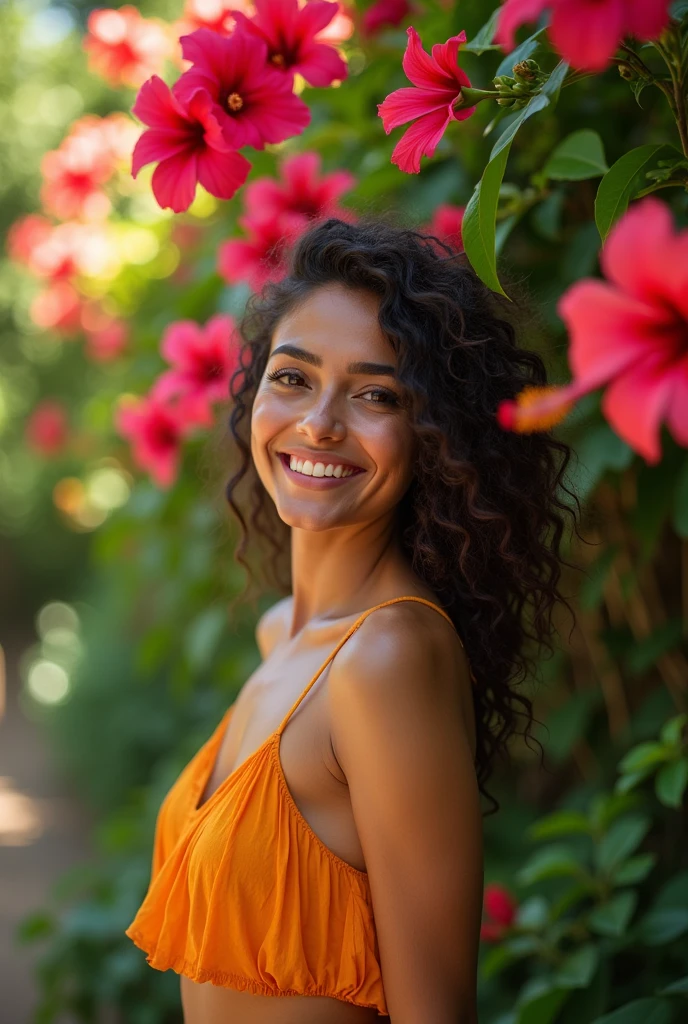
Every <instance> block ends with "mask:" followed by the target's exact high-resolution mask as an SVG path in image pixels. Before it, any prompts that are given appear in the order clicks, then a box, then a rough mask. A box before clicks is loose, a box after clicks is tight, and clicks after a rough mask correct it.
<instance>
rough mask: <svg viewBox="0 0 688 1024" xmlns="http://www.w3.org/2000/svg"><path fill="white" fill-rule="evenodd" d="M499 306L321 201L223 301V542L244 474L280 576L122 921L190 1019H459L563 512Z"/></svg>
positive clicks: (281, 1022)
mask: <svg viewBox="0 0 688 1024" xmlns="http://www.w3.org/2000/svg"><path fill="white" fill-rule="evenodd" d="M496 303H497V298H496V297H495V296H493V295H492V294H491V293H490V292H489V290H488V289H487V288H486V287H485V286H484V285H483V284H482V283H481V282H480V281H479V280H478V278H477V277H476V275H475V273H474V272H473V271H472V270H471V268H470V267H469V266H468V265H467V263H466V261H465V259H464V258H463V257H462V256H457V255H456V254H455V253H452V252H451V250H450V249H448V248H447V247H446V246H443V245H442V244H441V243H439V242H437V240H435V239H433V240H428V239H427V238H425V237H423V236H421V235H419V234H416V233H414V232H411V231H407V230H402V229H399V228H393V227H389V226H386V225H384V224H380V223H366V224H357V225H351V224H345V223H344V222H342V221H340V220H336V219H331V220H328V221H327V222H326V223H323V224H320V225H317V226H315V227H313V228H311V229H310V230H309V231H308V232H307V234H305V235H304V236H303V237H302V238H301V240H300V241H299V243H298V245H297V247H296V250H295V252H294V253H293V257H292V264H291V272H290V274H289V275H288V276H287V277H286V278H285V279H284V280H283V281H281V282H280V283H277V284H272V285H269V286H268V287H267V288H266V289H265V290H264V293H263V295H262V296H260V297H257V298H255V299H254V300H253V302H252V303H251V306H250V309H249V311H248V313H247V316H246V317H245V319H244V323H243V325H242V331H243V335H244V339H245V342H246V344H245V346H244V348H243V350H242V365H241V367H240V368H239V370H238V371H237V373H236V374H235V376H234V378H233V381H232V388H231V390H232V397H233V400H234V405H233V409H232V415H231V428H232V435H233V438H234V441H235V443H236V447H237V449H238V452H239V454H240V457H241V460H242V464H241V466H240V468H239V470H238V471H237V473H236V474H235V475H234V477H233V478H232V480H231V481H230V483H229V485H228V488H227V493H228V499H229V503H230V506H231V507H232V509H233V511H234V512H235V513H236V515H237V516H238V518H239V521H240V524H241V526H242V530H243V538H242V542H241V543H240V545H239V548H238V551H237V557H238V560H239V561H241V562H242V563H243V564H244V565H246V566H248V562H247V561H246V558H245V549H246V542H247V526H246V519H247V517H246V516H245V514H244V512H243V511H242V508H241V506H240V504H239V502H238V498H237V488H238V486H239V484H240V483H241V482H242V481H243V482H248V483H252V502H253V506H252V509H251V513H250V523H251V525H252V526H255V527H256V529H257V530H258V532H259V533H261V534H262V535H263V536H264V537H265V538H267V539H268V540H269V541H270V542H271V543H272V545H273V548H274V551H275V560H276V561H275V564H274V569H275V572H276V573H277V569H278V563H279V556H280V553H281V552H287V554H288V556H289V558H290V583H289V584H285V589H286V590H287V591H288V596H286V597H285V598H284V599H283V600H281V601H279V602H278V603H277V604H276V605H274V606H273V607H272V608H270V609H269V611H268V612H267V613H266V614H265V615H263V617H262V618H261V619H260V621H259V623H258V627H257V642H258V646H259V649H260V653H261V656H262V659H263V661H262V664H261V665H260V667H259V668H258V669H257V670H256V672H255V673H254V674H253V676H251V678H250V680H248V682H247V683H246V684H245V685H244V687H243V689H242V690H241V692H240V694H239V696H238V698H237V700H236V702H235V704H234V705H233V706H232V708H230V709H229V711H228V712H227V713H226V715H225V716H224V717H223V719H222V721H221V722H220V724H219V726H218V728H217V729H216V731H215V732H214V733H213V735H212V736H211V738H210V739H209V740H208V742H207V743H206V744H205V745H204V747H203V748H202V749H201V750H200V751H199V753H198V754H197V755H196V757H195V758H194V759H193V760H192V761H191V763H190V764H189V765H188V766H187V768H186V769H185V770H184V772H183V773H182V775H181V776H180V778H179V780H178V781H177V783H175V786H174V787H173V788H172V790H171V791H170V793H169V794H168V795H167V797H166V798H165V801H164V803H163V805H162V808H161V811H160V815H159V819H158V826H157V830H156V843H155V853H154V858H153V877H152V880H151V885H150V888H149V891H148V894H147V896H146V899H145V901H144V903H143V905H142V907H141V909H140V910H139V912H138V914H137V916H136V919H135V920H134V922H133V923H132V925H131V926H130V928H129V929H128V930H127V934H128V935H129V936H130V937H131V938H132V939H133V940H134V942H136V943H137V945H139V946H141V948H143V949H144V950H145V951H146V952H147V953H148V962H149V963H150V964H151V965H152V966H153V967H156V968H158V969H160V970H166V969H168V968H170V967H171V968H173V969H174V970H175V971H177V972H178V973H179V974H180V975H181V976H182V977H181V990H182V1001H183V1006H184V1019H185V1021H186V1024H263V1022H265V1024H366V1022H372V1021H374V1020H376V1019H377V1017H378V1016H388V1017H389V1018H390V1019H391V1021H392V1024H475V1022H476V1021H477V1009H476V969H477V954H478V939H479V929H480V918H481V908H482V877H483V857H482V829H481V810H480V803H479V798H480V791H482V792H483V793H484V792H485V790H484V788H483V787H484V781H485V779H486V777H487V775H488V773H489V771H490V768H491V765H492V762H493V760H494V756H495V754H496V753H498V752H500V751H503V750H504V749H505V744H506V740H507V738H508V737H509V736H510V735H511V733H513V732H514V730H515V717H516V714H517V706H519V705H520V707H521V708H522V709H523V712H524V713H525V716H526V718H527V720H528V722H527V729H528V728H529V727H530V724H531V721H532V709H531V703H530V701H529V700H528V698H527V697H526V696H524V695H522V694H518V693H517V692H515V690H514V689H513V685H514V681H515V679H516V676H517V675H518V673H519V672H520V673H521V675H522V676H524V675H525V673H526V671H527V667H528V665H529V661H528V659H527V658H526V655H525V654H524V651H523V647H524V642H525V640H526V638H527V637H528V636H533V637H534V638H535V639H536V640H537V641H539V642H541V643H548V633H549V632H551V626H550V621H551V611H552V608H553V606H554V605H555V603H556V601H557V600H563V599H562V598H561V597H560V595H559V593H558V591H557V586H556V585H557V581H558V579H559V573H560V558H559V543H560V538H561V536H562V532H563V523H562V516H561V513H562V512H563V511H565V510H569V511H570V509H568V506H566V505H565V504H563V503H562V500H561V495H560V494H559V493H558V491H559V488H560V486H563V485H562V484H561V481H562V477H563V473H564V470H565V468H566V464H567V462H568V459H569V451H568V449H567V448H566V446H565V445H563V444H561V443H557V442H555V441H554V440H553V439H552V438H551V437H550V436H549V435H547V434H533V435H529V436H524V435H517V434H511V433H506V432H503V431H502V430H501V429H500V428H499V426H498V425H497V423H496V421H495V409H496V407H497V405H498V403H499V401H500V400H501V399H503V398H509V397H513V395H514V394H516V393H517V392H519V391H520V390H522V388H523V387H524V386H525V385H527V384H529V383H537V384H540V383H544V381H545V372H544V369H543V365H542V362H541V360H540V358H539V357H538V356H537V355H535V354H533V353H531V352H525V351H522V350H519V349H517V347H516V345H515V341H514V332H513V329H512V327H511V326H510V325H509V324H508V323H507V321H506V320H504V319H503V318H502V317H501V316H500V315H499V312H498V309H497V305H496ZM247 433H248V436H247ZM564 490H566V488H565V487H564ZM567 493H569V492H567ZM565 603H566V602H565ZM526 620H529V622H530V625H531V626H532V630H533V632H532V633H528V632H527V630H526ZM462 639H463V641H464V642H465V644H466V648H467V651H468V657H467V655H466V653H465V651H464V647H463V643H462ZM527 729H526V732H527ZM486 795H487V794H486ZM493 803H496V802H495V801H493ZM275 997H281V998H275Z"/></svg>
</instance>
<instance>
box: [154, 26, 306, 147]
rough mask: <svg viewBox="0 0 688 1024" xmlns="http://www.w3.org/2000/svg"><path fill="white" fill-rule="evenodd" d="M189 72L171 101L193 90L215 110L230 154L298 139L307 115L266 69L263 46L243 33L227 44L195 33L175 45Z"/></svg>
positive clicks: (283, 80) (285, 83) (279, 77)
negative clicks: (200, 90)
mask: <svg viewBox="0 0 688 1024" xmlns="http://www.w3.org/2000/svg"><path fill="white" fill-rule="evenodd" d="M180 42H181V44H182V53H183V54H184V57H185V59H186V60H190V61H191V62H192V64H193V67H192V68H191V69H190V70H189V71H185V72H184V74H183V75H182V76H181V78H180V79H178V81H177V82H175V84H174V87H173V90H174V94H175V96H177V97H179V98H180V99H181V100H184V99H185V98H186V97H188V96H189V95H191V94H192V93H193V92H194V90H196V89H198V88H199V87H201V88H203V89H204V90H207V92H208V93H209V95H210V96H212V98H213V100H214V101H215V104H216V110H217V114H216V116H217V118H218V120H219V121H220V123H221V125H222V130H223V133H224V136H225V139H226V140H227V142H228V143H230V144H231V145H232V146H233V147H234V148H235V149H241V148H242V146H253V148H254V149H263V148H264V146H265V143H266V142H283V141H284V140H285V139H288V138H290V137H291V136H292V135H299V134H300V133H301V132H302V131H303V129H304V128H305V127H306V125H307V124H308V123H309V121H310V118H311V115H310V110H309V109H308V107H307V106H306V104H305V103H304V102H303V100H300V99H299V98H298V96H295V95H294V93H293V92H292V86H291V83H290V82H289V80H288V78H287V77H285V76H284V75H283V74H281V73H280V72H279V71H276V70H275V69H274V68H271V67H269V66H268V65H267V63H266V62H267V46H266V44H265V43H264V42H263V41H262V39H258V38H257V37H255V36H252V35H249V34H248V33H246V32H235V33H234V34H233V35H231V36H230V37H229V38H228V39H226V38H224V37H223V36H219V35H218V34H217V33H216V32H211V31H210V29H207V28H199V29H198V30H197V31H196V32H192V33H191V35H188V36H184V37H183V38H182V39H181V40H180Z"/></svg>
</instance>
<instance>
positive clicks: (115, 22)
mask: <svg viewBox="0 0 688 1024" xmlns="http://www.w3.org/2000/svg"><path fill="white" fill-rule="evenodd" d="M86 24H87V33H86V36H85V37H84V43H83V45H84V49H85V50H86V52H87V53H88V66H89V69H90V70H91V71H92V72H95V73H96V74H98V75H100V76H101V77H102V78H104V79H105V80H106V81H107V82H109V83H110V85H112V86H119V85H132V86H134V87H137V86H139V85H141V83H142V82H143V81H145V79H146V78H148V77H149V76H150V75H152V74H154V73H155V72H156V71H160V70H161V69H162V66H163V64H164V62H165V60H166V58H167V57H168V56H169V54H170V52H171V40H170V37H169V35H168V29H167V27H166V26H165V25H163V24H162V23H161V22H159V21H156V20H152V19H147V18H142V17H141V15H140V14H139V12H138V10H137V8H136V7H132V6H131V5H130V4H127V5H126V6H125V7H120V9H119V10H118V11H114V10H111V9H107V8H106V9H103V10H97V11H92V12H91V13H90V14H89V16H88V21H87V23H86Z"/></svg>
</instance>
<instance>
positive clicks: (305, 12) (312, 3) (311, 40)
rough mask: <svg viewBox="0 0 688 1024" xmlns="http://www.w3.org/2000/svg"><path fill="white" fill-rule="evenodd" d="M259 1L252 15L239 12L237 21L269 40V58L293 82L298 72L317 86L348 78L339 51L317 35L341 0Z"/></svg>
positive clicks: (267, 41) (334, 12) (236, 14)
mask: <svg viewBox="0 0 688 1024" xmlns="http://www.w3.org/2000/svg"><path fill="white" fill-rule="evenodd" d="M255 5H256V12H257V13H256V14H255V15H254V16H253V17H252V18H247V17H246V15H245V14H242V13H241V12H240V11H237V12H235V18H236V21H237V24H238V25H241V26H243V27H244V28H245V29H246V30H247V31H248V32H252V33H254V34H255V35H257V36H258V38H259V39H263V40H264V41H265V43H266V44H267V48H268V60H269V61H270V63H271V64H273V65H274V67H276V68H278V69H279V70H280V71H284V72H286V73H287V75H288V77H289V81H290V82H291V81H293V78H294V74H295V73H298V74H299V75H302V76H303V78H305V79H306V81H307V82H308V84H309V85H316V86H326V85H331V84H332V82H334V81H336V80H339V81H341V80H342V79H344V78H346V75H347V67H346V64H345V63H344V61H343V60H342V58H341V57H340V56H339V54H338V53H337V51H336V50H335V49H334V47H332V46H329V45H328V44H327V43H323V42H318V40H317V38H316V37H317V35H318V33H319V32H321V31H322V30H323V29H324V28H325V27H326V26H327V25H329V24H330V22H331V21H332V19H333V18H334V17H335V15H336V14H337V11H338V5H337V4H335V3H330V2H329V0H308V3H305V4H303V6H299V0H255Z"/></svg>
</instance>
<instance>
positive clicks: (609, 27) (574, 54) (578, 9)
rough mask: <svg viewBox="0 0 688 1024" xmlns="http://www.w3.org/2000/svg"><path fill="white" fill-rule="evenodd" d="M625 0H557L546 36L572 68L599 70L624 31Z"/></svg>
mask: <svg viewBox="0 0 688 1024" xmlns="http://www.w3.org/2000/svg"><path fill="white" fill-rule="evenodd" d="M624 10H625V9H624V0H558V3H557V4H556V6H555V7H554V9H553V12H552V23H551V25H550V27H549V36H550V39H551V40H552V42H553V44H554V46H555V47H556V49H557V50H558V51H559V53H560V54H561V55H562V57H563V58H564V60H566V61H568V63H569V64H571V65H572V67H574V68H583V69H585V70H588V71H601V70H602V69H603V68H605V67H606V66H607V65H608V64H609V62H610V60H611V59H612V57H613V56H614V53H615V51H616V49H617V47H618V45H619V43H620V42H621V39H622V38H623V34H624Z"/></svg>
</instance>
